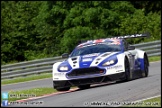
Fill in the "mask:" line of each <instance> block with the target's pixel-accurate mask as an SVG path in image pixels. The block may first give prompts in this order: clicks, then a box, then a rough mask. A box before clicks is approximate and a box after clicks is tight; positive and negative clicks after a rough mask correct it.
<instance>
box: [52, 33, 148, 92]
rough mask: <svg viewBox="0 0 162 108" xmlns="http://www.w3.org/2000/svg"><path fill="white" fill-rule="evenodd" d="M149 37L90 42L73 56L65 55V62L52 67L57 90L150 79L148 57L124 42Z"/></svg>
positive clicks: (82, 44)
mask: <svg viewBox="0 0 162 108" xmlns="http://www.w3.org/2000/svg"><path fill="white" fill-rule="evenodd" d="M146 36H149V34H134V35H127V36H122V37H121V36H120V37H116V38H106V39H97V40H88V41H86V42H84V43H81V44H79V45H77V46H76V48H75V49H74V50H73V51H72V52H71V54H70V55H69V54H68V53H64V54H63V55H62V58H67V59H66V60H64V61H62V62H56V63H54V64H53V69H52V76H53V87H54V89H56V90H58V91H66V90H69V89H70V87H72V86H77V87H79V88H80V89H86V88H89V87H90V85H91V84H96V83H102V82H109V81H129V80H132V79H134V78H139V77H147V76H148V72H149V68H148V67H149V60H148V56H147V53H146V52H145V51H142V50H140V49H136V48H135V47H134V46H131V45H129V44H128V43H127V42H126V40H125V39H126V38H135V37H146Z"/></svg>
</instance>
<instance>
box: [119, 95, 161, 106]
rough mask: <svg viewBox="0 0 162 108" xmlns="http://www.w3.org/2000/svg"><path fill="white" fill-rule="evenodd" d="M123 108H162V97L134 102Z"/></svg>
mask: <svg viewBox="0 0 162 108" xmlns="http://www.w3.org/2000/svg"><path fill="white" fill-rule="evenodd" d="M133 103H134V104H133ZM122 107H161V96H160V97H156V98H152V99H148V100H145V101H141V102H132V105H128V106H126V105H124V106H122Z"/></svg>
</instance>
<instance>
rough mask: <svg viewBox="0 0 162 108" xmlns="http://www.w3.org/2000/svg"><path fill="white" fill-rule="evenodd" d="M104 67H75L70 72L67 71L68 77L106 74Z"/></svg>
mask: <svg viewBox="0 0 162 108" xmlns="http://www.w3.org/2000/svg"><path fill="white" fill-rule="evenodd" d="M104 72H105V70H104V69H99V68H97V67H91V68H82V69H75V70H73V71H72V72H70V73H67V76H68V77H77V76H87V75H94V74H104Z"/></svg>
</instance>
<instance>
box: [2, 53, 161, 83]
mask: <svg viewBox="0 0 162 108" xmlns="http://www.w3.org/2000/svg"><path fill="white" fill-rule="evenodd" d="M159 60H161V56H152V57H149V62H153V61H159ZM44 78H52V74H51V73H45V74H40V75H30V76H27V77H17V78H15V79H9V80H8V79H6V80H2V81H1V85H5V84H13V83H19V82H26V81H31V80H37V79H44Z"/></svg>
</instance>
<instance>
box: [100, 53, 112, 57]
mask: <svg viewBox="0 0 162 108" xmlns="http://www.w3.org/2000/svg"><path fill="white" fill-rule="evenodd" d="M110 54H111V53H106V54H103V55H102V56H101V57H105V56H107V55H110Z"/></svg>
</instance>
